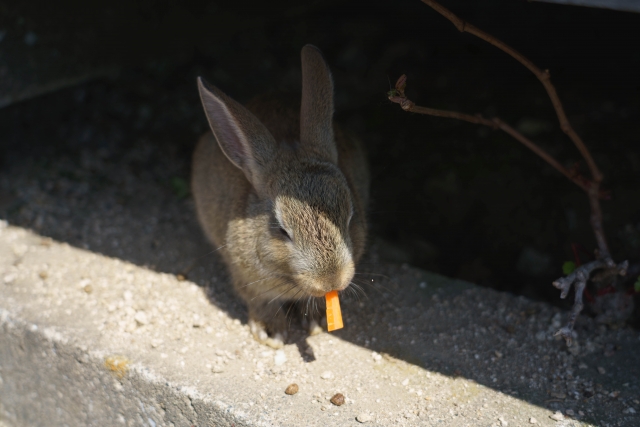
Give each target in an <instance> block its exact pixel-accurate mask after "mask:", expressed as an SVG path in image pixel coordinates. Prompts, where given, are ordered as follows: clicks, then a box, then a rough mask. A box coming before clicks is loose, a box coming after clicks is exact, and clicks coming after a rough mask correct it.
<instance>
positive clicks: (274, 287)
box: [251, 282, 289, 301]
mask: <svg viewBox="0 0 640 427" xmlns="http://www.w3.org/2000/svg"><path fill="white" fill-rule="evenodd" d="M287 283H289V282H280V283H278V284H277V285H275V286H273V287H271V288H269V289H267V290H266V291H264V292H260V293H259V294H258V295H256V296H254V297H253V298H251V301H253V300H254V299H256V298H258V297H260V296H262V295H264V294H266V293H269V292H271V291H272V290H274V289H276V288H279V287H280V286H282V285H286V284H287ZM285 292H286V291H285ZM276 298H277V297H276Z"/></svg>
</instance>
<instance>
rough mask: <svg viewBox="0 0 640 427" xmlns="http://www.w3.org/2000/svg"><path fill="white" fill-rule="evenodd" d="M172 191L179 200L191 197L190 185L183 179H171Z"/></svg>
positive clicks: (175, 177)
mask: <svg viewBox="0 0 640 427" xmlns="http://www.w3.org/2000/svg"><path fill="white" fill-rule="evenodd" d="M171 189H172V190H173V193H174V194H175V195H176V196H177V197H178V199H184V198H185V197H187V196H188V195H189V183H188V182H187V181H185V180H184V179H182V178H179V177H177V176H174V177H173V178H171Z"/></svg>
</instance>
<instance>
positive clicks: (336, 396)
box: [330, 393, 344, 406]
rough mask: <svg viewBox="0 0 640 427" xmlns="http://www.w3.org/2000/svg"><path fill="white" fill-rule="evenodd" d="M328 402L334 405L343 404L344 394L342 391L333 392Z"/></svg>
mask: <svg viewBox="0 0 640 427" xmlns="http://www.w3.org/2000/svg"><path fill="white" fill-rule="evenodd" d="M330 402H331V403H333V404H334V405H336V406H342V405H344V394H342V393H336V394H334V395H333V397H332V398H331V400H330Z"/></svg>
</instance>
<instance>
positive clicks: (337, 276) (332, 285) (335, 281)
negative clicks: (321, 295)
mask: <svg viewBox="0 0 640 427" xmlns="http://www.w3.org/2000/svg"><path fill="white" fill-rule="evenodd" d="M353 274H354V268H353V264H349V265H346V266H344V267H343V268H341V269H340V270H338V271H337V272H335V273H334V274H332V275H330V276H329V277H327V278H326V280H325V289H326V291H327V292H330V291H342V290H344V289H346V288H347V287H348V286H349V284H350V283H351V279H353Z"/></svg>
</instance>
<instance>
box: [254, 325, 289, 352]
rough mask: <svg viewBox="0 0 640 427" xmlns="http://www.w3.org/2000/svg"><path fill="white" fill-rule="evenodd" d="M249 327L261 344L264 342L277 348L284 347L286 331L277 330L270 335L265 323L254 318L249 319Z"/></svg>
mask: <svg viewBox="0 0 640 427" xmlns="http://www.w3.org/2000/svg"><path fill="white" fill-rule="evenodd" d="M249 329H250V330H251V334H252V335H253V337H254V338H255V339H256V341H258V342H259V343H260V344H264V345H267V346H269V347H271V348H275V349H279V348H282V347H284V341H285V339H286V332H285V331H280V332H275V333H273V335H272V336H269V334H268V333H267V328H266V326H265V324H264V323H263V322H260V321H258V320H253V319H250V320H249Z"/></svg>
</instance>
